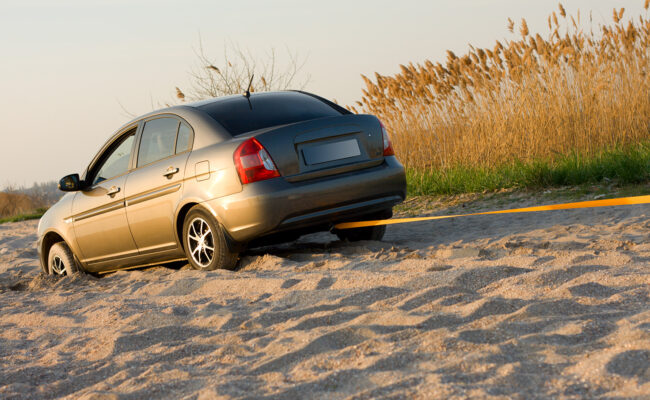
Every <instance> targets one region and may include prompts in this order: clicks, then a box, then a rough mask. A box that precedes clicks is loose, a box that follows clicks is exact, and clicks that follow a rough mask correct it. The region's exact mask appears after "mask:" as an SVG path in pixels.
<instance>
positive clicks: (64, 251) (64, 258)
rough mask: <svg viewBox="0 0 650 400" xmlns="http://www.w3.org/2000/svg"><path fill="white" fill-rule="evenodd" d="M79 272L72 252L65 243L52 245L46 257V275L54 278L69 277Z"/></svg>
mask: <svg viewBox="0 0 650 400" xmlns="http://www.w3.org/2000/svg"><path fill="white" fill-rule="evenodd" d="M77 272H79V268H78V267H77V262H76V261H75V259H74V255H73V254H72V251H71V250H70V248H69V247H68V245H67V244H65V242H57V243H54V244H53V245H52V247H51V248H50V252H49V254H48V256H47V273H48V275H56V276H71V275H73V274H75V273H77Z"/></svg>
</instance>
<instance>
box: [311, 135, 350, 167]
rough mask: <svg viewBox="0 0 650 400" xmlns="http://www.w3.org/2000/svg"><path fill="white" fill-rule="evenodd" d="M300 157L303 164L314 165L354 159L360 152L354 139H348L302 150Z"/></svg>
mask: <svg viewBox="0 0 650 400" xmlns="http://www.w3.org/2000/svg"><path fill="white" fill-rule="evenodd" d="M302 155H303V157H304V159H305V164H307V165H314V164H322V163H326V162H329V161H335V160H342V159H344V158H350V157H356V156H359V155H361V150H359V142H357V140H356V139H350V140H344V141H341V142H334V143H326V144H318V145H314V146H309V147H305V148H303V149H302Z"/></svg>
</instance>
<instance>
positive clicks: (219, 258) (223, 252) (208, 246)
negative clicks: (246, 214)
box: [183, 206, 239, 271]
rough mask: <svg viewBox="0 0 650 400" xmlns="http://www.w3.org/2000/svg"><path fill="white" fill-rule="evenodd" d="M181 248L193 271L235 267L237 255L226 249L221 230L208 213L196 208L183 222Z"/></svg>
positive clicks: (224, 238) (226, 245)
mask: <svg viewBox="0 0 650 400" xmlns="http://www.w3.org/2000/svg"><path fill="white" fill-rule="evenodd" d="M183 247H184V248H185V255H186V256H187V261H188V262H189V263H190V265H191V266H192V268H194V269H198V270H202V271H213V270H215V269H229V270H232V269H235V266H236V265H237V257H238V255H239V254H238V253H237V252H232V251H230V249H229V248H228V244H227V243H226V237H225V234H224V231H223V229H222V228H221V226H220V225H219V223H218V222H217V221H215V219H214V217H213V216H212V215H210V213H208V212H207V211H205V210H204V209H202V208H200V207H198V206H197V207H194V208H192V209H191V210H190V212H188V213H187V216H186V217H185V221H184V222H183Z"/></svg>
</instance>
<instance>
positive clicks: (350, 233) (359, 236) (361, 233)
mask: <svg viewBox="0 0 650 400" xmlns="http://www.w3.org/2000/svg"><path fill="white" fill-rule="evenodd" d="M384 233H386V225H377V226H367V227H364V228H352V229H341V230H337V231H336V236H338V237H339V239H341V240H343V241H348V242H358V241H359V240H381V239H382V238H383V237H384Z"/></svg>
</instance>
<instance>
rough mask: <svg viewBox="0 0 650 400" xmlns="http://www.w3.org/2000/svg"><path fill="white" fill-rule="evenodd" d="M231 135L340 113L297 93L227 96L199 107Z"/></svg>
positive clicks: (315, 99) (312, 98)
mask: <svg viewBox="0 0 650 400" xmlns="http://www.w3.org/2000/svg"><path fill="white" fill-rule="evenodd" d="M199 108H200V109H201V110H203V111H204V112H206V113H207V114H208V115H210V117H212V118H214V119H215V120H216V121H217V122H219V123H220V124H221V125H223V127H224V128H226V129H227V130H228V132H230V134H231V135H233V136H238V135H241V134H244V133H246V132H251V131H256V130H258V129H264V128H269V127H272V126H278V125H285V124H292V123H295V122H302V121H309V120H312V119H317V118H324V117H335V116H338V115H341V112H339V111H338V110H336V109H335V108H333V107H332V106H330V105H328V104H327V103H325V102H323V101H321V100H319V99H317V98H315V97H312V96H310V95H307V94H303V93H297V92H280V93H260V94H253V95H251V97H250V104H249V102H248V99H246V97H244V96H243V95H242V96H241V97H230V98H226V99H220V100H217V101H215V102H212V103H208V104H205V105H203V106H200V107H199Z"/></svg>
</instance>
